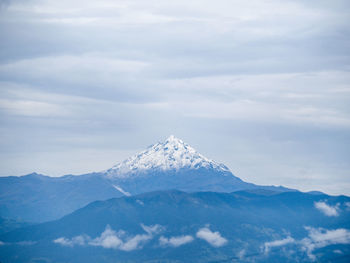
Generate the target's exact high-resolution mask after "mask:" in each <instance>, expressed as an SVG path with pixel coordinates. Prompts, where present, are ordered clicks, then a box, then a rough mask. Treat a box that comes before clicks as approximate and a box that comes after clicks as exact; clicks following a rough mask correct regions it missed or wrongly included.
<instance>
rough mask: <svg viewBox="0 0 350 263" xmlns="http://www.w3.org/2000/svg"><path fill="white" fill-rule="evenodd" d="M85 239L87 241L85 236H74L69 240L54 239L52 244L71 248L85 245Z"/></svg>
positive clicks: (62, 238)
mask: <svg viewBox="0 0 350 263" xmlns="http://www.w3.org/2000/svg"><path fill="white" fill-rule="evenodd" d="M86 239H88V237H87V236H76V237H73V238H71V239H69V238H64V237H60V238H57V239H55V240H54V241H53V242H54V243H56V244H60V245H62V246H66V247H73V246H75V245H80V246H83V245H85V243H86Z"/></svg>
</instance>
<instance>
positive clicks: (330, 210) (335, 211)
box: [315, 201, 339, 216]
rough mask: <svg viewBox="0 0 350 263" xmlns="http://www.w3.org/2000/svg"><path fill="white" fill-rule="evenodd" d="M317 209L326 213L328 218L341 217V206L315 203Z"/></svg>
mask: <svg viewBox="0 0 350 263" xmlns="http://www.w3.org/2000/svg"><path fill="white" fill-rule="evenodd" d="M315 207H316V208H317V209H318V210H320V211H321V212H322V213H324V214H325V215H326V216H338V215H339V204H337V205H336V206H330V205H327V204H326V203H325V202H322V201H320V202H315Z"/></svg>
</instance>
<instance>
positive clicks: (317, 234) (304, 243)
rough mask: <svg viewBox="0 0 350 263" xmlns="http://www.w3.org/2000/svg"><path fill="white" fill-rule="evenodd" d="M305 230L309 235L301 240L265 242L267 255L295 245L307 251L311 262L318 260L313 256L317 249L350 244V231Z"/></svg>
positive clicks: (342, 229) (285, 239) (307, 228)
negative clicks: (277, 248)
mask: <svg viewBox="0 0 350 263" xmlns="http://www.w3.org/2000/svg"><path fill="white" fill-rule="evenodd" d="M305 229H306V230H307V231H308V235H307V237H305V238H303V239H301V240H295V239H294V238H292V237H290V236H288V237H286V238H284V239H280V240H274V241H271V242H265V244H264V246H263V249H264V252H265V254H268V253H269V251H270V249H271V248H273V247H280V246H286V245H288V244H293V245H296V246H297V247H299V249H301V250H302V251H305V252H306V253H307V255H308V257H309V258H310V259H311V260H316V259H317V258H316V256H315V255H314V254H313V252H314V251H315V250H316V249H319V248H323V247H326V246H330V245H335V244H343V245H344V244H350V231H349V230H347V229H344V228H338V229H333V230H332V229H324V228H313V227H305Z"/></svg>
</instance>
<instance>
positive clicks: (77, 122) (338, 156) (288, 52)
mask: <svg viewBox="0 0 350 263" xmlns="http://www.w3.org/2000/svg"><path fill="white" fill-rule="evenodd" d="M5 2H6V5H2V6H3V7H4V8H1V9H0V35H1V40H2V41H1V42H0V79H1V81H0V96H1V101H0V121H1V129H0V133H1V136H0V137H1V139H0V145H1V147H0V148H1V149H2V151H0V156H1V158H0V159H1V160H2V165H1V166H2V170H1V171H0V173H1V175H10V174H11V175H22V174H25V173H29V172H32V171H38V172H41V173H45V174H50V175H55V176H58V175H62V174H65V173H77V174H79V173H84V172H89V171H91V170H95V171H96V170H103V169H107V168H109V167H110V166H112V165H114V164H115V163H117V162H119V161H122V160H123V159H124V158H127V157H128V155H129V154H130V153H134V152H136V151H137V150H140V149H142V148H143V146H147V145H149V144H151V143H153V142H154V141H158V140H159V139H161V138H164V137H166V136H168V135H169V134H174V133H175V134H177V136H178V137H180V138H183V139H184V140H186V141H187V142H188V143H190V144H195V145H194V146H196V148H198V149H199V150H201V149H203V151H205V152H204V153H205V154H206V155H208V156H211V157H212V158H213V159H216V160H217V161H219V162H224V163H225V164H226V165H227V166H229V167H230V168H232V170H233V172H236V173H237V176H239V177H242V178H243V179H245V180H248V181H252V182H254V183H264V184H265V183H266V184H283V185H286V186H289V187H297V188H301V189H302V190H314V189H318V190H322V191H325V192H327V193H335V194H340V193H348V191H349V190H348V189H350V187H349V181H348V179H347V178H348V177H347V171H348V170H349V159H348V158H347V157H346V156H350V153H349V147H346V146H347V145H348V141H349V106H348V100H349V96H350V95H349V94H350V93H349V87H348V83H349V74H348V66H349V52H348V47H347V46H348V42H349V41H348V40H349V34H348V20H349V19H348V18H349V15H348V10H349V3H348V1H336V2H334V3H333V2H332V4H330V3H327V1H321V2H320V1H318V2H316V1H307V2H305V1H287V2H283V3H282V2H280V1H277V0H276V1H250V2H249V3H248V2H245V1H224V0H220V1H219V2H215V3H213V2H211V1H205V2H203V1H201V2H199V1H191V2H190V3H189V2H188V1H184V0H181V1H177V2H176V3H171V4H170V2H169V1H162V3H159V1H151V2H149V1H148V2H147V4H145V3H144V2H143V1H138V0H133V1H127V2H123V3H120V2H118V3H117V2H115V1H108V0H103V1H98V2H96V1H82V0H79V1H74V3H72V1H51V0H50V1H22V0H18V1H5ZM5 2H4V1H2V2H1V3H5ZM252 6H254V8H251V7H252ZM29 32H30V33H29ZM140 135H142V136H140ZM214 142H215V143H214ZM209 144H210V147H209ZM207 145H208V146H207ZM223 148H225V150H223ZM312 149H313V150H312ZM94 151H95V152H94ZM281 153H283V154H281ZM320 153H324V154H323V156H321V154H320ZM94 155H95V156H96V157H95V158H93V156H94ZM280 156H286V157H287V158H281V157H280ZM42 160H45V162H43V161H42ZM60 160H61V161H60ZM86 160H88V161H86ZM325 160H332V161H331V162H328V161H325ZM62 164H65V165H62ZM103 166H105V167H103ZM281 174H283V175H284V176H281ZM331 175H332V176H331ZM331 177H332V179H330V178H331ZM301 182H302V183H301ZM304 182H305V184H304Z"/></svg>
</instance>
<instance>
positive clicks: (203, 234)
mask: <svg viewBox="0 0 350 263" xmlns="http://www.w3.org/2000/svg"><path fill="white" fill-rule="evenodd" d="M196 237H198V238H200V239H203V240H205V241H207V242H208V243H209V244H210V245H212V246H214V247H221V246H223V245H225V244H226V243H227V239H225V238H224V237H222V236H221V234H220V233H219V232H218V231H216V232H212V231H211V230H210V229H209V228H208V227H203V228H201V229H199V230H198V232H197V233H196Z"/></svg>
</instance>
